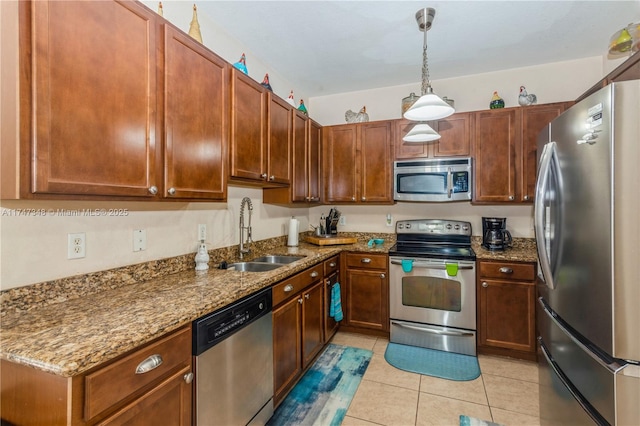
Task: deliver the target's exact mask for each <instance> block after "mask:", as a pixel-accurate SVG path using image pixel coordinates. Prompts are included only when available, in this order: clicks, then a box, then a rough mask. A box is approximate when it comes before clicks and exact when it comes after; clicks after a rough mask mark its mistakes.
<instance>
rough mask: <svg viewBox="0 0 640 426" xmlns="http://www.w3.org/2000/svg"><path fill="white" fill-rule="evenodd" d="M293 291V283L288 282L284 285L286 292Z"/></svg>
mask: <svg viewBox="0 0 640 426" xmlns="http://www.w3.org/2000/svg"><path fill="white" fill-rule="evenodd" d="M291 291H293V286H292V285H291V284H287V285H285V286H284V292H285V293H289V292H291Z"/></svg>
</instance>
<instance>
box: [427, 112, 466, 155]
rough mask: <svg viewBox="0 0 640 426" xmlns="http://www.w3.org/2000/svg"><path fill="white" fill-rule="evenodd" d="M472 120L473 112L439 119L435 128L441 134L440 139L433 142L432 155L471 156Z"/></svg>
mask: <svg viewBox="0 0 640 426" xmlns="http://www.w3.org/2000/svg"><path fill="white" fill-rule="evenodd" d="M472 122H473V114H472V113H458V114H453V115H452V116H450V117H447V118H443V119H441V120H437V121H436V122H435V125H434V127H433V128H434V129H435V130H436V131H437V132H438V133H439V134H440V139H439V140H437V141H436V142H435V143H434V144H432V146H433V151H432V156H433V157H469V156H470V155H471V131H472V127H471V125H472Z"/></svg>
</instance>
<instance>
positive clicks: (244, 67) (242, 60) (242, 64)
mask: <svg viewBox="0 0 640 426" xmlns="http://www.w3.org/2000/svg"><path fill="white" fill-rule="evenodd" d="M233 66H234V67H236V68H237V69H239V70H240V71H242V72H243V73H245V74H247V75H249V71H248V70H247V58H246V56H244V53H243V54H242V56H241V57H240V60H239V61H238V62H236V63H235V64H233Z"/></svg>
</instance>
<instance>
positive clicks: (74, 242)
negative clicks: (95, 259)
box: [67, 232, 86, 259]
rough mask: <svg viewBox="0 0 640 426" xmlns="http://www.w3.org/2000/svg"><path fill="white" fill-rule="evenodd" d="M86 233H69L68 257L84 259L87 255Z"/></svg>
mask: <svg viewBox="0 0 640 426" xmlns="http://www.w3.org/2000/svg"><path fill="white" fill-rule="evenodd" d="M85 244H86V235H85V233H84V232H79V233H77V234H67V259H82V258H83V257H85V255H86V245H85Z"/></svg>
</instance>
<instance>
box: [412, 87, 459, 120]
mask: <svg viewBox="0 0 640 426" xmlns="http://www.w3.org/2000/svg"><path fill="white" fill-rule="evenodd" d="M454 112H456V110H455V109H454V108H453V107H452V106H451V105H449V104H448V103H446V102H445V101H443V100H442V99H441V98H440V97H439V96H438V95H436V94H435V93H433V92H428V93H426V94H425V95H422V96H420V98H419V99H418V100H417V101H416V102H415V103H414V104H413V105H411V108H409V109H408V110H407V111H405V113H404V115H403V117H404V118H406V119H407V120H412V121H430V120H439V119H441V118H445V117H448V116H450V115H451V114H453V113H454Z"/></svg>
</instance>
